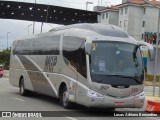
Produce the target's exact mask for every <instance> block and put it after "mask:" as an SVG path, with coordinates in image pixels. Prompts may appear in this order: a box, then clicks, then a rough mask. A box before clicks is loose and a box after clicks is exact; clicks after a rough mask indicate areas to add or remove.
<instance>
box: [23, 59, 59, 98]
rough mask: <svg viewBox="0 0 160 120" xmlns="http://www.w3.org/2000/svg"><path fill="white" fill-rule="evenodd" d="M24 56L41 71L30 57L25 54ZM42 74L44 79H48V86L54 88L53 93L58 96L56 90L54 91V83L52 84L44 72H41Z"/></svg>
mask: <svg viewBox="0 0 160 120" xmlns="http://www.w3.org/2000/svg"><path fill="white" fill-rule="evenodd" d="M26 58H27V59H29V60H30V61H31V62H32V63H33V64H34V65H35V67H37V68H38V70H39V71H43V70H42V69H41V68H40V67H39V66H38V65H37V64H36V63H35V62H34V61H33V60H32V59H30V58H29V57H27V56H26ZM42 74H43V76H44V77H45V79H46V80H47V81H48V83H49V84H50V86H51V87H52V89H53V90H54V93H55V94H56V96H57V97H58V92H57V91H56V88H55V87H54V85H53V84H52V82H51V81H50V80H49V78H48V77H47V75H46V74H45V72H42Z"/></svg>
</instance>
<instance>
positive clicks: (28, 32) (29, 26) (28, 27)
mask: <svg viewBox="0 0 160 120" xmlns="http://www.w3.org/2000/svg"><path fill="white" fill-rule="evenodd" d="M31 25H32V24H29V25H28V36H29V27H30V26H31Z"/></svg>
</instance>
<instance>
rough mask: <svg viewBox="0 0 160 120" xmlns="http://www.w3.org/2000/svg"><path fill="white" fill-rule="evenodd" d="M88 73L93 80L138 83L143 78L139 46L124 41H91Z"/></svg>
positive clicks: (127, 83) (117, 83)
mask: <svg viewBox="0 0 160 120" xmlns="http://www.w3.org/2000/svg"><path fill="white" fill-rule="evenodd" d="M90 74H91V79H92V81H93V82H98V83H104V84H111V85H138V84H142V83H143V80H144V71H143V62H142V56H141V51H140V48H139V47H138V46H137V45H134V44H130V43H124V42H104V41H98V42H93V43H92V50H91V55H90Z"/></svg>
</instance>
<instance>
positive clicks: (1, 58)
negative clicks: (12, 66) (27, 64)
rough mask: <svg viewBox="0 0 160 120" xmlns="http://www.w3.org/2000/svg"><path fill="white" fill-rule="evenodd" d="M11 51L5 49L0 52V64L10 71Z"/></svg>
mask: <svg viewBox="0 0 160 120" xmlns="http://www.w3.org/2000/svg"><path fill="white" fill-rule="evenodd" d="M10 53H11V50H10V49H5V50H3V51H0V64H2V65H4V69H7V70H8V69H9V61H10Z"/></svg>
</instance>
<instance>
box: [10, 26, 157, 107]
mask: <svg viewBox="0 0 160 120" xmlns="http://www.w3.org/2000/svg"><path fill="white" fill-rule="evenodd" d="M142 45H145V46H147V47H148V53H149V58H150V60H153V59H154V49H153V47H152V45H150V44H148V43H145V42H140V41H139V42H138V41H136V40H134V39H133V38H131V37H130V36H129V35H128V34H127V33H126V32H124V31H122V30H121V29H119V28H118V27H116V26H113V25H102V24H97V23H96V24H87V23H84V24H75V25H68V26H64V27H59V28H56V29H53V30H51V31H49V32H47V33H44V34H39V35H35V36H33V37H28V38H24V39H18V40H15V41H14V42H13V46H12V52H11V58H10V76H9V81H10V83H11V84H12V85H14V86H17V87H19V88H20V94H21V95H26V94H27V93H29V91H34V92H37V93H42V94H45V95H49V96H53V97H56V98H59V99H60V102H61V104H62V106H63V107H65V108H69V107H71V105H72V103H78V104H81V105H85V106H87V107H106V108H119V107H123V108H141V107H142V106H143V103H144V99H145V97H144V92H143V81H144V67H143V61H142V56H141V51H140V46H142Z"/></svg>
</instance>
